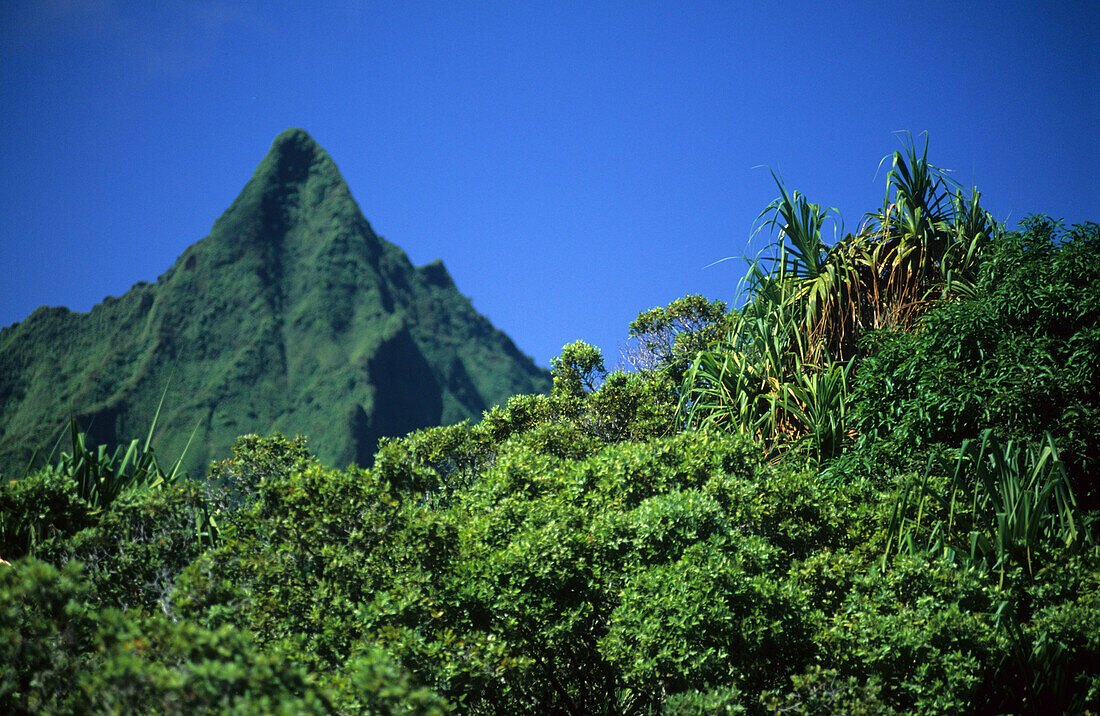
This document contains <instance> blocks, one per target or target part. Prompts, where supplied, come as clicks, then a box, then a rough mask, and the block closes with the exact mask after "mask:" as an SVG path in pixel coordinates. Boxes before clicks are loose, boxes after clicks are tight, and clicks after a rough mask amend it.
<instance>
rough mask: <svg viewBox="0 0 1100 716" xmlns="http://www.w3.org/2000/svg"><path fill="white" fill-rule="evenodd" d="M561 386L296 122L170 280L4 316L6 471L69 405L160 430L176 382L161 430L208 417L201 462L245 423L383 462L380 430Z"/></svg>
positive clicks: (193, 459) (123, 429)
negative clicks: (14, 319) (83, 309)
mask: <svg viewBox="0 0 1100 716" xmlns="http://www.w3.org/2000/svg"><path fill="white" fill-rule="evenodd" d="M548 386H549V377H548V374H547V372H546V371H545V370H543V369H541V368H538V367H537V366H536V365H535V364H534V361H533V360H532V359H531V358H530V357H528V356H525V355H523V354H522V353H521V352H520V351H519V349H518V348H516V346H515V344H514V343H513V342H512V341H511V339H509V338H508V337H507V336H506V335H505V334H503V333H502V332H500V331H499V330H497V329H496V328H495V327H493V326H492V324H491V323H490V322H489V321H488V319H486V318H485V317H484V316H481V315H480V314H478V313H477V312H476V311H475V310H474V308H473V305H472V303H471V302H470V300H469V299H468V298H467V297H465V296H464V295H462V294H461V293H460V292H459V291H458V289H457V287H456V286H455V283H454V280H453V278H452V277H451V276H450V274H449V272H448V271H447V269H446V267H445V265H444V264H443V262H442V261H441V260H436V261H434V262H432V263H430V264H427V265H425V266H421V267H416V266H414V265H413V264H412V263H411V262H410V261H409V259H408V256H407V255H406V254H405V252H404V251H403V250H401V249H400V248H399V247H397V246H396V245H394V244H392V243H390V242H388V241H386V240H385V239H383V238H382V237H380V236H378V235H377V234H376V233H375V232H374V230H373V229H372V228H371V226H370V223H369V222H368V221H367V219H366V217H364V216H363V214H362V212H361V211H360V209H359V206H358V204H357V203H356V202H355V199H354V198H353V196H352V194H351V191H350V189H349V188H348V186H347V184H346V182H345V181H344V179H343V177H342V176H341V175H340V173H339V170H338V169H337V167H336V164H335V162H334V161H333V160H332V158H331V157H330V156H329V155H328V153H327V152H325V151H324V150H323V149H322V148H321V147H320V146H319V145H317V143H316V142H315V141H314V140H313V139H312V138H311V137H310V136H309V135H308V133H306V132H305V131H304V130H301V129H290V130H287V131H285V132H283V133H281V134H280V135H279V136H278V137H276V138H275V141H274V142H273V143H272V146H271V149H270V151H269V152H268V153H267V155H266V156H265V157H264V159H263V160H262V161H261V162H260V164H259V165H258V166H257V168H256V170H255V171H254V172H253V175H252V177H251V178H250V179H249V181H248V182H247V183H246V184H245V186H244V188H243V189H242V190H241V192H240V194H239V195H238V196H237V198H236V199H235V200H234V201H233V202H232V203H231V204H230V206H229V207H228V208H227V209H226V210H225V211H224V212H223V213H222V215H221V216H219V217H218V218H217V220H215V222H214V224H213V226H212V228H211V231H210V233H209V234H208V235H207V236H206V237H204V238H202V239H200V240H199V241H197V242H195V243H194V244H192V245H191V246H189V247H188V248H187V249H185V250H184V251H183V253H182V254H181V255H180V256H179V258H178V259H177V260H176V261H175V263H174V264H173V265H172V266H171V267H170V268H168V269H167V270H166V271H165V272H164V273H163V274H161V275H160V276H159V277H158V279H157V281H156V283H145V282H138V283H136V284H134V286H133V287H132V288H131V289H130V290H129V291H127V292H126V293H125V294H123V295H122V296H120V297H117V298H116V297H111V296H109V297H107V298H106V299H104V301H103V302H102V303H100V304H97V305H96V306H94V307H93V308H92V309H91V310H90V311H88V312H87V313H74V312H72V311H69V310H68V309H65V308H48V307H40V308H38V309H36V310H35V311H34V312H33V313H32V314H31V315H30V316H28V318H27V319H25V320H24V321H21V322H19V323H16V324H13V325H12V326H9V327H8V328H4V329H0V469H6V470H8V471H9V472H10V471H11V469H12V468H13V466H14V464H16V463H17V462H18V458H19V457H26V455H28V454H29V452H30V449H31V448H32V447H33V446H35V445H43V444H45V443H46V442H47V441H48V440H49V434H54V433H56V432H57V430H58V428H59V427H60V426H61V425H62V424H63V423H64V422H65V421H66V420H67V418H68V415H69V411H70V410H76V411H78V412H77V417H78V418H79V419H80V420H81V421H82V423H83V424H85V425H86V426H87V427H88V430H89V433H90V434H91V435H92V436H93V437H94V438H96V439H98V440H100V441H101V442H120V441H122V440H129V439H131V438H132V437H136V436H138V435H141V434H144V432H145V431H146V430H147V429H148V425H149V422H151V420H152V416H153V414H154V412H155V408H156V402H157V401H158V400H159V397H160V395H161V393H162V392H163V391H164V390H165V389H166V387H167V391H168V393H167V399H166V400H165V410H164V412H162V414H161V418H160V422H158V426H160V428H158V436H157V440H156V442H155V444H157V445H158V446H161V445H163V446H164V449H163V450H162V452H164V453H166V454H168V455H172V454H178V452H179V451H181V450H182V449H183V444H184V443H185V442H186V440H187V436H188V435H190V434H191V432H192V430H195V431H196V443H195V444H193V445H192V447H191V448H190V449H189V450H188V459H187V466H188V468H189V469H190V470H191V472H192V473H193V474H194V473H195V472H197V471H200V470H204V469H205V467H206V464H207V463H208V462H209V460H211V459H214V458H217V457H218V456H227V455H228V447H229V444H230V443H231V442H232V440H233V439H234V438H235V437H236V436H237V435H240V434H244V433H250V432H260V433H266V432H271V431H275V430H277V431H280V432H284V433H290V434H294V433H302V434H305V435H307V436H309V438H310V440H311V445H312V448H313V450H314V451H315V452H316V453H317V454H318V455H319V456H320V457H321V458H322V459H324V460H326V461H329V462H331V463H333V464H346V463H348V462H357V463H360V464H367V463H369V462H370V456H371V454H372V453H373V449H374V446H375V444H376V443H377V440H378V438H379V437H382V436H384V435H403V434H405V433H406V432H408V431H409V430H413V429H416V428H419V427H425V426H427V425H432V424H440V423H450V422H457V421H458V420H462V419H465V418H472V419H477V418H478V417H479V416H480V414H481V412H482V411H483V410H485V409H486V408H488V407H489V406H491V405H493V404H495V403H497V402H501V401H503V400H506V399H507V398H508V397H509V396H510V395H512V394H515V393H524V392H541V391H543V390H546V389H547V388H548ZM196 446H197V447H196Z"/></svg>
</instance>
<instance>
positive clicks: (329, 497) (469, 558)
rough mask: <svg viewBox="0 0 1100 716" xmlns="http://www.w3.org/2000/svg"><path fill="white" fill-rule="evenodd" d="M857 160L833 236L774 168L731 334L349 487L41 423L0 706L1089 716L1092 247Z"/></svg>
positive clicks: (930, 173) (711, 315)
mask: <svg viewBox="0 0 1100 716" xmlns="http://www.w3.org/2000/svg"><path fill="white" fill-rule="evenodd" d="M884 161H885V163H886V165H888V166H889V171H888V173H887V180H886V184H887V187H886V193H885V196H884V198H883V203H882V206H881V207H879V208H877V209H873V210H872V211H870V212H869V213H867V214H866V215H865V216H864V218H863V219H862V221H861V222H860V223H859V225H858V227H857V228H856V229H855V230H854V231H853V232H845V231H843V230H841V229H840V228H839V227H840V226H841V224H840V219H839V215H838V214H837V212H836V211H835V210H833V209H830V208H824V207H822V206H821V205H818V204H814V203H811V201H810V200H809V199H808V198H807V197H805V196H803V195H802V194H801V193H799V192H798V191H794V190H791V189H788V188H787V187H786V185H785V184H784V183H783V181H782V180H781V178H779V177H776V183H777V187H778V192H779V196H778V197H777V198H776V199H775V200H774V201H773V202H772V203H770V204H769V205H768V206H767V207H765V208H764V210H763V212H762V213H761V216H760V220H759V221H758V222H757V226H756V227H755V228H756V230H757V231H759V232H761V233H762V234H764V235H767V236H770V237H772V243H771V245H770V246H769V247H768V249H766V250H765V251H764V252H762V253H761V254H760V255H759V256H757V257H756V258H754V259H752V260H750V261H749V262H748V266H747V269H746V272H745V276H744V279H743V281H742V283H741V285H740V287H739V289H740V293H739V295H740V296H741V297H742V298H743V302H742V303H741V305H738V306H735V307H729V306H727V305H726V304H725V303H723V302H721V301H715V300H709V299H707V298H705V297H702V296H685V297H683V298H680V299H678V300H676V301H673V302H672V303H671V304H669V305H667V306H663V307H659V308H654V309H651V310H646V311H643V312H642V313H640V314H639V315H638V317H637V319H636V320H635V321H634V322H632V323H631V324H630V326H629V335H630V337H631V341H630V344H629V347H628V348H627V349H626V351H625V355H624V359H625V367H624V368H623V369H621V370H613V371H608V370H607V369H606V361H607V360H608V359H607V357H605V356H603V355H601V353H600V351H598V350H597V349H596V348H594V347H592V346H589V345H587V344H585V343H583V342H580V341H578V342H575V343H572V344H570V345H567V346H565V347H564V348H563V350H562V353H561V355H560V356H559V357H558V358H556V359H554V360H553V362H552V365H553V370H552V373H553V387H552V389H551V390H550V391H549V392H548V393H546V394H533V395H521V396H516V397H513V398H511V399H510V400H508V401H507V402H506V403H504V404H502V405H497V406H495V407H492V408H490V409H489V410H487V411H485V412H484V414H483V416H482V418H481V419H480V421H477V422H471V421H465V422H462V423H459V424H456V425H449V426H443V427H433V428H426V429H422V430H419V431H416V432H413V433H411V434H409V435H407V436H405V437H402V438H398V439H388V438H384V439H383V440H382V441H381V443H380V444H379V446H378V450H377V453H376V454H375V457H374V462H373V464H372V465H371V466H370V467H369V468H361V467H355V466H352V467H348V468H346V469H345V468H341V467H339V466H329V465H325V464H322V463H321V462H320V461H318V460H317V459H316V458H315V457H314V456H313V455H312V454H311V452H310V446H309V441H308V437H306V436H295V437H287V436H282V435H279V434H271V435H266V436H260V435H245V436H242V437H240V438H239V439H238V440H237V441H236V443H235V444H234V445H233V447H232V451H231V453H230V454H226V455H224V456H222V457H221V458H220V459H218V460H215V461H214V462H212V463H211V464H210V467H209V470H208V472H207V474H204V475H191V476H189V477H188V476H183V475H181V474H180V471H179V470H178V464H176V465H173V464H169V463H168V462H165V461H162V460H160V459H159V458H158V455H157V454H156V452H155V445H154V442H155V441H154V440H152V439H151V438H152V437H153V436H154V435H155V434H156V429H155V421H154V425H152V426H150V428H149V430H148V434H147V435H142V436H140V437H137V438H136V439H134V440H133V442H131V443H129V444H124V445H118V446H116V445H100V444H95V441H94V440H92V439H91V438H89V437H88V435H87V434H85V433H84V432H82V426H80V425H78V424H77V422H76V421H73V422H72V424H71V427H70V430H69V435H68V437H67V439H66V441H65V442H64V444H63V445H62V446H60V447H59V448H58V449H55V450H53V451H52V452H51V451H50V450H49V446H47V447H46V448H45V449H44V450H43V451H42V453H40V454H39V456H37V457H36V459H35V460H33V461H32V463H31V465H30V466H28V468H27V469H26V470H25V471H24V472H23V473H22V474H18V475H4V479H3V481H2V484H0V558H2V560H3V564H0V711H3V712H5V713H36V714H38V713H164V714H174V713H179V714H196V713H287V714H303V713H306V714H308V713H325V714H328V713H339V714H345V713H366V714H448V713H455V714H512V713H516V714H519V713H540V714H616V715H621V716H626V715H628V714H630V715H632V714H666V713H667V714H738V713H746V714H758V713H785V714H827V713H846V714H888V713H920V714H941V713H942V714H958V713H990V714H994V713H1045V714H1049V713H1097V712H1100V547H1098V546H1097V540H1096V532H1097V530H1096V523H1097V520H1096V516H1097V514H1098V513H1097V509H1098V508H1100V489H1098V486H1097V483H1096V480H1095V479H1094V476H1095V475H1096V474H1097V468H1098V464H1097V460H1098V445H1097V442H1098V441H1097V437H1098V436H1100V359H1098V357H1100V225H1098V224H1096V223H1091V222H1089V223H1084V224H1078V225H1074V226H1069V227H1067V226H1064V225H1063V224H1062V222H1060V221H1058V220H1056V219H1052V218H1048V217H1045V216H1031V217H1028V218H1027V219H1025V220H1023V221H1022V222H1021V223H1020V225H1019V227H1018V228H1016V229H1015V230H1008V229H1007V228H1005V227H1004V226H1003V225H1002V224H1000V223H998V221H997V220H996V219H995V218H994V217H993V216H991V215H990V214H989V213H988V212H987V211H986V210H985V209H983V208H982V205H981V202H980V194H979V192H978V191H977V190H976V189H972V190H967V189H965V188H964V187H960V186H957V185H956V184H955V183H953V182H952V181H951V179H950V178H949V176H948V175H947V174H946V173H945V172H943V171H941V170H939V169H937V168H936V167H935V166H933V165H932V164H930V163H929V161H928V146H927V142H925V143H924V144H923V147H921V146H918V143H917V142H916V141H914V140H913V139H912V138H910V139H909V140H908V141H907V142H906V143H905V144H904V147H903V149H901V150H899V151H897V152H895V153H893V154H892V155H890V156H888V157H887V159H886V160H884ZM830 237H831V238H830Z"/></svg>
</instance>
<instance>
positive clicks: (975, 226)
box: [681, 137, 996, 457]
mask: <svg viewBox="0 0 1100 716" xmlns="http://www.w3.org/2000/svg"><path fill="white" fill-rule="evenodd" d="M887 158H892V162H891V169H890V171H889V172H888V173H887V192H886V199H885V201H884V204H883V208H882V210H881V211H879V212H878V213H875V214H872V215H870V216H868V217H867V218H866V219H865V221H864V222H863V225H862V227H861V228H860V230H859V231H858V232H857V233H856V234H855V235H852V234H846V235H844V237H843V238H841V239H838V240H837V241H835V242H833V243H832V244H830V243H829V242H827V241H826V239H825V237H824V232H823V229H824V228H825V226H826V224H827V222H828V221H829V220H830V219H832V220H833V221H834V222H835V221H836V218H835V217H836V211H835V210H834V209H832V208H825V209H823V208H822V207H821V206H820V205H818V204H813V203H811V202H809V201H808V200H807V199H806V197H805V196H803V195H802V194H800V193H799V192H797V191H789V190H788V189H787V188H786V186H785V185H784V184H783V181H782V180H781V179H780V178H779V177H778V176H776V175H775V174H774V172H773V174H772V176H773V178H774V179H775V181H776V184H777V186H778V187H779V196H778V197H777V198H776V199H775V200H774V201H772V202H771V203H770V204H768V206H767V207H765V209H764V211H763V212H762V213H761V215H760V219H764V218H765V217H769V218H767V220H766V221H763V222H762V223H761V224H760V226H759V228H758V229H757V232H759V231H761V230H763V229H766V228H774V229H776V230H777V238H776V240H775V242H774V243H773V244H772V248H773V250H774V254H773V255H772V256H769V257H765V258H759V259H757V260H756V261H753V262H752V263H751V264H750V268H749V273H748V275H747V276H746V279H745V283H746V284H747V289H748V293H749V295H750V298H749V301H748V303H747V304H746V305H745V306H744V307H743V308H742V309H740V311H739V312H738V314H737V317H736V320H734V321H733V328H732V329H731V333H730V335H729V337H728V338H727V340H725V341H723V342H719V343H716V344H714V345H712V346H710V348H709V349H708V350H706V351H703V352H701V353H700V354H699V355H698V356H697V359H696V360H695V362H694V363H693V365H692V367H691V369H690V370H689V371H688V372H687V373H686V374H685V377H684V383H683V389H682V393H681V394H682V396H683V397H682V400H681V412H682V415H683V417H684V419H685V421H686V422H687V423H688V424H698V425H723V426H725V427H726V429H729V430H732V431H735V432H741V433H745V434H748V435H752V436H753V437H755V438H757V439H758V440H760V441H762V442H763V443H764V444H765V446H766V447H767V448H768V449H769V451H773V452H774V451H775V450H784V449H789V448H792V447H794V448H797V449H798V450H799V451H801V452H808V453H810V454H811V455H812V456H815V457H828V456H832V455H835V454H837V453H838V451H839V449H840V446H841V444H842V442H843V440H844V438H845V437H846V436H848V435H849V434H850V433H849V431H848V429H847V426H846V422H845V419H846V414H847V394H848V388H847V383H848V377H849V375H850V373H851V371H852V368H853V366H854V364H855V362H856V361H857V360H858V359H859V357H860V353H859V352H860V342H859V339H860V337H861V336H862V335H863V334H864V333H865V332H867V331H868V330H873V329H880V328H900V329H902V330H911V329H913V328H914V327H915V325H916V322H917V320H918V319H919V317H920V316H921V314H922V313H923V312H924V310H925V309H926V308H927V307H928V306H929V305H930V304H931V303H932V302H934V301H936V300H941V299H943V298H945V297H947V296H950V295H958V294H965V293H968V292H972V291H973V288H972V286H973V284H972V283H971V282H972V280H973V276H974V272H975V269H976V266H977V262H978V260H979V258H980V253H981V248H982V246H983V245H984V243H985V241H986V239H988V238H989V236H990V234H991V233H992V232H993V231H994V230H995V229H996V224H995V223H994V222H993V220H992V218H991V217H990V215H989V214H988V212H986V211H984V210H983V209H982V208H981V206H980V204H979V202H978V199H979V196H980V195H979V194H978V192H977V191H974V192H972V193H970V194H966V193H964V192H963V191H962V190H961V189H959V188H956V187H955V186H954V184H953V183H952V182H951V180H950V179H949V178H948V177H947V176H946V174H945V173H944V172H943V171H941V170H939V169H937V168H936V167H934V166H932V165H931V164H929V163H928V143H927V141H925V144H924V149H923V151H922V152H921V153H920V154H918V152H917V149H916V145H915V144H914V142H913V140H912V138H911V137H909V138H908V141H907V142H906V144H905V146H904V148H903V149H902V150H899V151H896V152H894V153H893V155H891V157H887ZM883 161H886V160H885V159H884V160H883ZM953 188H954V189H955V191H954V193H951V189H953Z"/></svg>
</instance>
